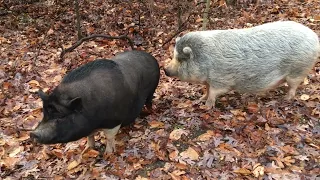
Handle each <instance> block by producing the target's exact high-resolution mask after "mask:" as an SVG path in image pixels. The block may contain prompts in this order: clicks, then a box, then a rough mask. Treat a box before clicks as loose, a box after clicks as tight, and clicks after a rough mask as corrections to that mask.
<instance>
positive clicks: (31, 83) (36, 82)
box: [28, 80, 40, 87]
mask: <svg viewBox="0 0 320 180" xmlns="http://www.w3.org/2000/svg"><path fill="white" fill-rule="evenodd" d="M28 84H29V85H30V86H37V87H40V84H39V82H38V81H36V80H31V81H29V82H28Z"/></svg>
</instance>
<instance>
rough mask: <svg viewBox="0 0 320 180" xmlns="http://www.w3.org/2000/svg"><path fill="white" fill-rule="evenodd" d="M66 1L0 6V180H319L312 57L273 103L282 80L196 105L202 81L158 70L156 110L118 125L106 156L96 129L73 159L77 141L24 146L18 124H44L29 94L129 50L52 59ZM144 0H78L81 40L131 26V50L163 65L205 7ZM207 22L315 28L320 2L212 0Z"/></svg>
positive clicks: (93, 49)
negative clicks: (260, 90)
mask: <svg viewBox="0 0 320 180" xmlns="http://www.w3.org/2000/svg"><path fill="white" fill-rule="evenodd" d="M70 2H71V3H70ZM70 2H69V1H61V2H56V1H39V0H28V1H18V0H12V1H3V0H1V1H0V127H1V129H0V168H1V169H0V177H1V179H7V180H9V179H55V180H59V179H136V180H143V179H174V180H188V179H266V180H267V179H290V180H294V179H320V176H319V174H320V122H319V118H320V103H319V102H320V64H319V63H318V64H317V65H316V67H314V68H313V69H312V70H311V71H310V74H309V75H308V77H307V78H306V80H305V82H304V83H303V84H302V85H300V86H299V89H298V91H297V95H296V96H295V100H293V101H291V102H285V101H283V100H282V99H283V97H284V95H285V94H286V92H287V87H286V86H281V87H279V88H277V89H275V90H272V91H270V92H269V94H268V95H267V96H264V97H262V96H256V95H251V94H238V93H237V92H230V93H227V94H226V95H223V96H221V97H220V98H219V99H218V101H217V107H216V108H215V109H213V110H206V109H205V108H204V107H203V105H204V104H202V103H199V101H197V100H198V99H199V98H200V97H201V95H202V89H203V88H204V87H203V86H202V85H196V84H191V83H186V82H181V81H179V80H178V79H174V78H169V77H166V76H165V75H164V72H163V70H161V79H160V84H159V86H158V88H157V90H156V93H155V99H154V103H153V109H154V111H153V112H152V113H151V114H150V115H148V116H146V117H140V118H138V119H137V120H136V122H135V124H133V125H131V126H129V127H125V128H122V129H121V132H119V133H118V135H117V137H116V141H117V144H116V148H117V151H116V152H115V153H114V154H112V155H102V153H101V152H103V149H104V142H105V139H104V136H103V135H102V133H101V134H100V133H97V134H96V136H95V139H96V144H95V146H96V149H90V150H89V151H87V152H86V153H85V154H84V155H83V157H82V158H80V154H81V151H82V150H83V149H84V148H85V144H86V138H82V139H81V140H78V141H76V142H70V143H67V144H56V145H50V146H47V147H46V148H45V146H42V145H36V144H34V143H32V142H31V141H30V138H29V132H28V131H25V130H26V129H33V128H35V127H36V126H37V124H38V122H39V121H40V120H41V119H42V111H41V107H42V102H41V100H40V98H39V97H38V96H37V94H36V92H37V90H39V89H43V90H44V91H50V90H52V89H53V88H54V87H55V86H57V85H58V84H59V83H60V81H61V79H62V78H63V76H64V75H65V74H66V73H68V72H69V71H70V70H72V69H74V68H76V67H78V66H79V65H81V64H84V63H86V62H89V61H92V60H94V59H97V58H110V57H112V56H114V54H116V53H117V52H121V51H125V50H130V46H129V44H128V43H127V42H126V41H122V40H109V39H95V40H91V41H87V42H85V43H83V44H82V45H81V46H79V47H77V48H76V49H75V50H74V51H72V52H70V53H67V54H66V55H65V56H64V60H60V58H59V56H60V53H61V51H62V49H61V47H64V48H67V47H70V46H71V45H72V44H74V43H75V42H76V41H77V33H76V28H75V10H74V8H73V6H74V5H73V4H72V2H73V1H70ZM143 2H144V1H111V0H109V1H98V0H94V1H87V0H82V1H80V13H81V19H82V22H81V27H82V33H83V35H85V36H88V35H90V34H106V35H111V36H117V35H122V34H125V33H127V32H129V34H128V36H129V37H130V38H132V40H133V41H134V43H135V46H136V48H137V49H140V50H145V51H147V52H150V53H151V54H152V55H154V56H155V57H156V59H157V60H158V62H159V64H160V66H161V67H163V66H164V64H165V63H166V62H168V60H170V58H171V57H172V53H173V48H174V42H175V41H174V39H175V37H177V36H175V35H176V34H178V35H180V34H184V33H186V32H189V31H194V30H199V29H200V28H201V26H202V14H203V11H204V4H203V3H200V4H195V1H179V2H180V6H179V8H178V5H177V4H176V3H173V2H172V1H168V0H163V1H146V2H145V3H143ZM152 2H154V3H152ZM228 2H230V1H228ZM239 2H240V1H239ZM179 9H180V10H179ZM178 12H180V14H181V15H180V18H178V17H179V16H178V14H179V13H178ZM179 19H180V20H179ZM209 19H210V20H209V23H208V29H230V28H247V27H251V26H255V25H259V24H263V23H266V22H272V21H276V20H293V21H297V22H300V23H302V24H305V25H306V26H308V27H310V28H311V29H313V30H314V31H315V32H316V33H317V34H318V35H320V1H318V0H292V1H289V0H262V1H261V2H260V4H254V3H250V1H249V0H248V1H246V0H244V1H241V3H236V4H235V5H226V4H225V1H224V0H220V1H212V3H211V7H210V10H209ZM179 24H180V27H181V29H182V30H183V31H182V33H177V32H179Z"/></svg>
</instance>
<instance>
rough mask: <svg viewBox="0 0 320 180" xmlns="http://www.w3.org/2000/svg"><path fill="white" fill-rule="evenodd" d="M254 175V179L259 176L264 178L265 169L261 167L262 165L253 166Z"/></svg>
mask: <svg viewBox="0 0 320 180" xmlns="http://www.w3.org/2000/svg"><path fill="white" fill-rule="evenodd" d="M252 174H253V175H254V177H256V178H257V177H259V176H263V175H264V167H263V166H261V164H260V163H258V164H256V165H254V166H253V171H252Z"/></svg>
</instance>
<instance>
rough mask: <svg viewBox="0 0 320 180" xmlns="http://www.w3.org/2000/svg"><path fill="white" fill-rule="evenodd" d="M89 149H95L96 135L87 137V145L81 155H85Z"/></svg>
mask: <svg viewBox="0 0 320 180" xmlns="http://www.w3.org/2000/svg"><path fill="white" fill-rule="evenodd" d="M89 148H94V134H93V133H92V134H90V135H89V136H88V137H87V144H86V147H85V148H84V150H83V151H82V152H81V154H84V153H85V152H86V151H87V150H88V149H89Z"/></svg>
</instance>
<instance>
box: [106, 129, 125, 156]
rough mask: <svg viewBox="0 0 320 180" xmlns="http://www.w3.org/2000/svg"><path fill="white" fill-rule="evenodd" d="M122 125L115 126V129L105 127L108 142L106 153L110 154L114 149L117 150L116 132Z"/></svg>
mask: <svg viewBox="0 0 320 180" xmlns="http://www.w3.org/2000/svg"><path fill="white" fill-rule="evenodd" d="M120 127H121V124H120V125H118V126H116V127H114V128H113V129H104V130H103V131H104V133H105V135H106V138H107V142H106V150H105V152H104V153H105V154H110V153H112V152H114V151H116V140H115V138H116V134H117V133H118V131H119V129H120Z"/></svg>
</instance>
